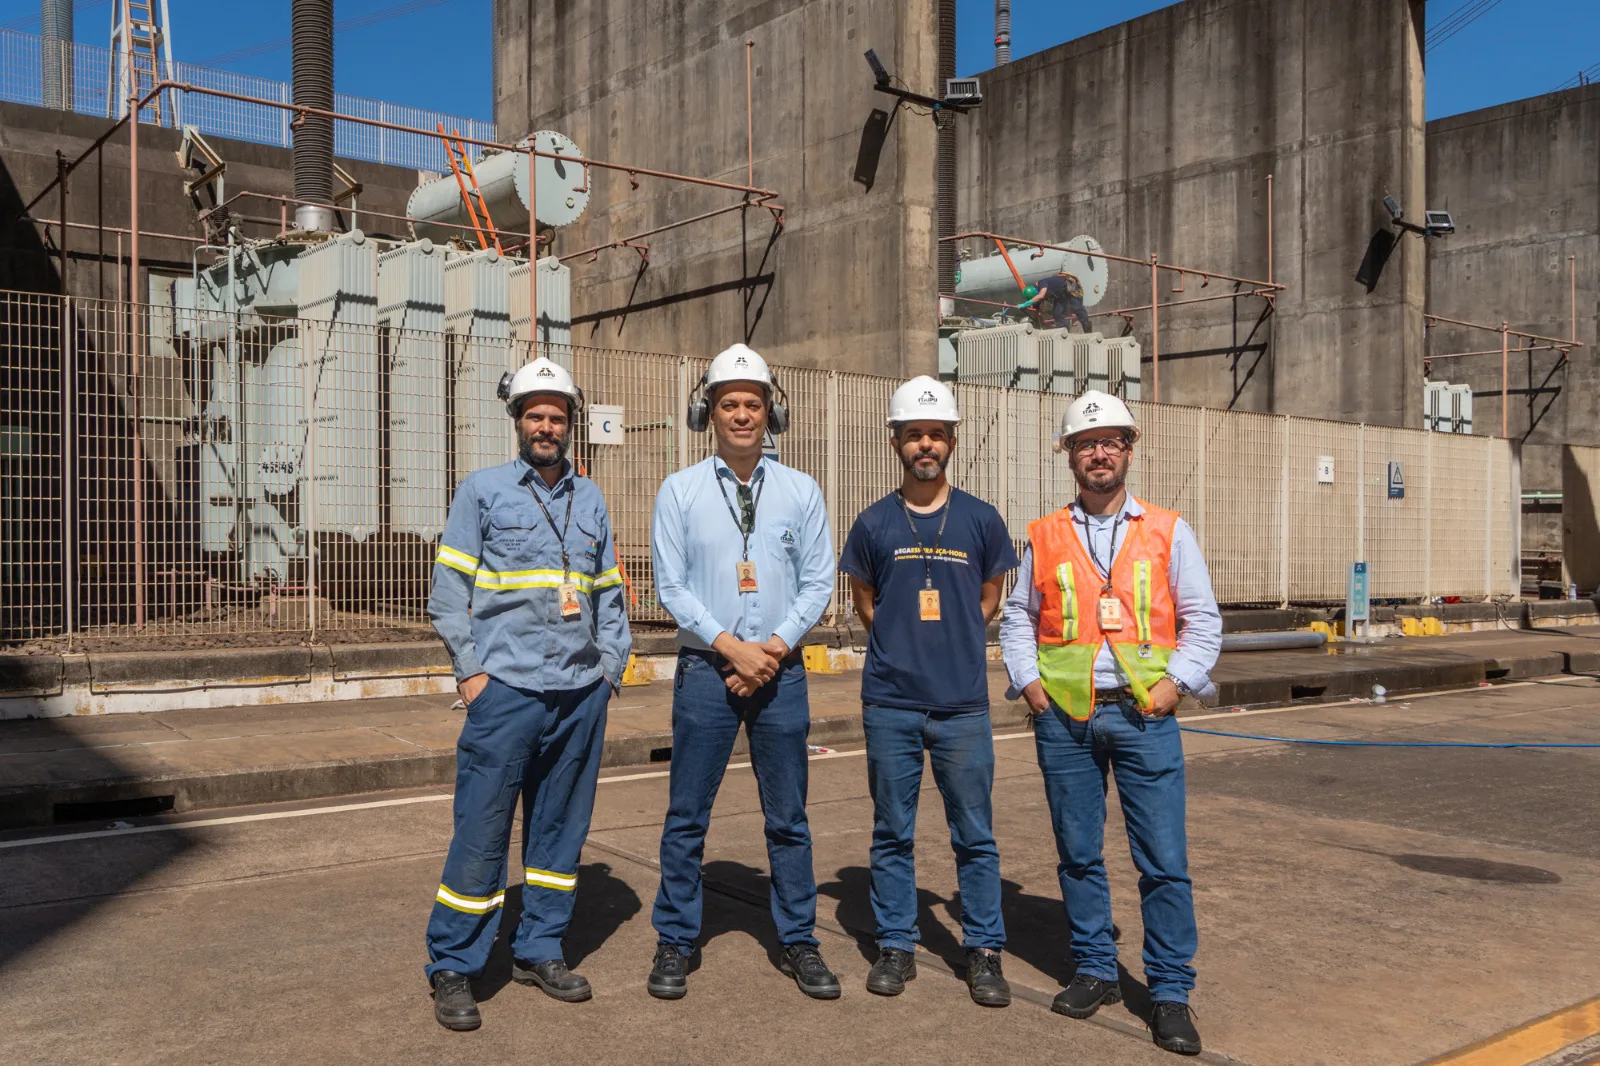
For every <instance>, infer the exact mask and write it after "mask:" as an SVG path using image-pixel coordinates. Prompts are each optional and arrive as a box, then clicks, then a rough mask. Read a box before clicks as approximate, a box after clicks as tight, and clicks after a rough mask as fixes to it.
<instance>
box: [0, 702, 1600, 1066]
mask: <svg viewBox="0 0 1600 1066" xmlns="http://www.w3.org/2000/svg"><path fill="white" fill-rule="evenodd" d="M1597 697H1600V684H1596V683H1595V682H1594V681H1591V680H1586V679H1574V678H1565V679H1558V680H1552V681H1551V682H1549V683H1533V684H1521V685H1507V686H1503V687H1497V688H1492V689H1479V690H1474V691H1470V692H1464V693H1457V694H1448V695H1440V696H1433V697H1427V698H1418V699H1413V700H1409V701H1403V702H1394V703H1389V704H1386V705H1382V706H1371V705H1365V704H1350V705H1342V706H1316V707H1306V708H1294V709H1290V710H1285V711H1281V712H1272V713H1252V714H1240V715H1231V716H1227V717H1225V718H1221V719H1212V720H1208V721H1192V724H1194V725H1198V726H1201V727H1204V728H1221V729H1228V730H1235V731H1243V732H1252V733H1272V734H1277V735H1285V736H1296V737H1305V738H1338V737H1343V738H1364V739H1385V740H1405V741H1413V740H1421V741H1505V740H1530V739H1542V740H1555V741H1572V742H1591V743H1592V742H1597V741H1600V727H1597V722H1600V718H1597V711H1600V700H1597ZM1187 743H1188V746H1189V750H1190V764H1189V782H1190V812H1189V821H1190V835H1191V863H1192V872H1193V874H1194V877H1195V884H1196V895H1197V905H1198V909H1199V920H1200V926H1201V949H1200V955H1199V957H1198V958H1197V960H1196V965H1197V967H1198V969H1199V971H1200V987H1199V989H1198V990H1197V992H1196V994H1195V1000H1194V1003H1195V1007H1196V1009H1197V1014H1198V1021H1199V1025H1200V1027H1201V1031H1202V1033H1203V1035H1204V1036H1205V1039H1206V1042H1207V1046H1208V1049H1210V1051H1211V1054H1208V1057H1210V1058H1211V1059H1212V1061H1218V1060H1219V1058H1221V1060H1222V1061H1226V1060H1227V1059H1229V1058H1231V1059H1234V1060H1238V1061H1243V1062H1248V1063H1256V1064H1267V1063H1330V1064H1331V1063H1371V1064H1386V1063H1397V1064H1398V1063H1411V1062H1417V1061H1420V1060H1423V1059H1427V1058H1429V1057H1431V1056H1435V1055H1440V1054H1443V1053H1446V1052H1449V1051H1450V1050H1451V1049H1453V1048H1459V1047H1461V1046H1463V1045H1466V1044H1469V1043H1471V1042H1473V1041H1478V1040H1482V1039H1484V1038H1487V1037H1491V1036H1492V1035H1493V1034H1496V1033H1499V1032H1501V1031H1503V1030H1506V1029H1509V1028H1511V1027H1514V1026H1517V1025H1519V1024H1521V1023H1523V1022H1526V1021H1528V1020H1529V1019H1532V1018H1535V1017H1537V1016H1539V1015H1542V1014H1545V1013H1547V1012H1550V1011H1553V1010H1556V1009H1558V1008H1561V1007H1564V1006H1566V1005H1568V1004H1572V1003H1575V1002H1577V1001H1580V1000H1584V999H1588V998H1590V997H1593V996H1595V995H1596V994H1597V993H1600V892H1597V891H1596V885H1597V880H1596V879H1597V875H1600V798H1597V796H1596V790H1595V787H1594V783H1595V781H1596V779H1597V774H1596V771H1597V769H1600V751H1594V750H1589V751H1581V750H1492V749H1470V748H1458V749H1439V748H1359V747H1301V746H1290V745H1283V744H1275V743H1264V742H1255V741H1241V740H1232V739H1225V738H1218V737H1210V736H1198V735H1190V736H1189V738H1188V741H1187ZM996 748H997V752H998V753H999V765H998V772H997V784H996V787H995V807H996V811H997V832H998V836H999V840H1000V846H1001V862H1002V871H1003V874H1004V877H1005V887H1006V897H1005V898H1006V919H1007V924H1008V929H1009V934H1010V947H1009V949H1008V956H1007V961H1006V972H1007V976H1008V977H1009V978H1010V980H1011V981H1012V984H1013V987H1014V990H1015V991H1016V993H1017V1002H1015V1003H1014V1004H1013V1005H1012V1006H1011V1007H1010V1008H1009V1009H1006V1010H985V1009H982V1008H979V1007H976V1006H974V1005H973V1004H972V1003H971V1002H970V1001H969V1000H968V998H967V995H966V989H965V987H964V985H963V984H962V983H961V981H960V980H959V979H958V978H957V977H955V976H954V974H953V973H952V971H951V965H952V964H955V963H958V962H959V960H960V948H959V936H960V934H959V926H958V923H957V921H956V918H955V913H956V910H957V905H958V903H957V900H956V898H955V875H954V869H953V865H952V862H951V857H950V850H949V846H948V838H947V834H946V832H945V829H944V826H943V825H942V819H941V818H940V808H939V802H938V796H937V794H936V793H935V792H933V791H932V782H931V779H927V780H925V783H924V787H925V794H924V798H923V804H924V806H923V814H924V817H923V818H922V820H921V824H920V828H919V858H920V864H919V867H920V868H919V874H920V879H921V886H922V890H923V918H922V929H923V943H924V947H925V949H926V952H925V954H924V959H923V963H922V976H921V977H920V978H919V979H918V980H917V981H916V982H914V983H913V984H912V985H911V986H910V988H909V990H908V991H907V993H906V994H905V995H903V996H901V997H899V998H898V999H881V998H878V997H875V996H872V995H870V994H868V993H867V992H866V991H865V989H864V988H863V987H862V982H863V980H864V978H865V976H866V972H867V969H868V966H869V965H870V957H871V951H870V948H868V947H864V946H863V944H864V943H867V942H869V941H870V928H871V912H870V908H869V905H868V902H867V876H868V875H867V867H866V858H867V843H868V839H869V834H870V829H871V808H870V804H869V802H868V799H867V790H866V780H865V766H864V760H863V759H862V758H861V757H860V754H859V752H852V751H841V752H839V753H837V754H835V755H832V756H827V757H821V758H818V759H817V760H815V761H814V763H813V766H812V778H811V796H812V802H811V806H810V814H811V824H812V830H813V834H814V838H815V849H816V852H815V853H816V869H817V878H818V882H819V884H820V886H821V899H820V901H819V914H820V916H821V918H822V921H823V924H824V926H825V930H824V931H823V932H822V934H821V935H822V939H823V948H824V952H825V954H826V957H827V959H828V960H829V962H830V963H831V964H832V965H833V967H834V969H835V970H836V971H838V972H839V973H840V975H841V977H842V978H843V979H844V982H845V993H844V996H843V998H842V999H841V1000H838V1001H836V1002H831V1003H819V1002H813V1001H811V1000H808V999H806V998H805V997H804V996H802V995H801V994H800V992H799V991H798V990H797V989H796V988H795V987H794V985H793V983H792V982H791V981H789V980H788V979H786V978H784V977H783V976H781V975H780V974H779V973H778V972H777V971H776V969H775V967H774V965H773V959H774V957H775V951H776V944H775V941H774V940H773V937H772V932H771V925H770V919H769V918H768V915H767V913H766V907H765V897H766V889H765V881H764V869H765V857H764V850H763V845H762V838H761V832H760V825H761V817H760V812H759V807H758V804H757V801H756V796H755V790H754V782H753V778H752V777H751V774H750V772H749V770H748V768H745V767H744V766H743V760H742V759H739V760H736V761H735V763H734V767H733V768H731V769H730V772H729V774H728V777H727V781H726V783H725V785H724V787H723V791H722V794H721V796H720V797H719V799H718V803H717V809H716V815H715V821H714V824H713V828H712V832H711V836H710V839H709V841H708V847H707V864H706V876H707V880H708V885H709V886H710V887H711V888H712V891H710V892H709V893H708V895H707V901H706V903H707V906H706V936H705V941H706V942H705V946H704V950H703V953H702V961H701V964H700V966H699V969H698V970H697V971H696V972H695V973H694V974H693V975H692V976H691V984H690V993H689V996H688V998H686V999H685V1000H682V1001H680V1002H676V1003H663V1002H658V1001H656V1000H653V999H651V998H650V997H649V996H648V995H647V994H646V993H645V990H644V977H645V974H646V972H647V971H648V969H649V964H650V955H651V950H652V946H653V942H654V935H653V933H652V931H651V929H650V923H649V908H650V903H651V901H652V899H653V898H654V894H655V888H656V870H655V868H654V865H653V861H654V857H655V851H656V843H657V840H658V833H659V829H660V821H661V813H662V810H663V807H664V802H665V795H666V778H665V774H664V772H659V771H656V770H653V769H651V768H641V769H639V770H632V771H630V770H616V771H608V772H607V774H606V778H607V783H605V784H604V785H602V787H601V789H600V799H599V802H598V805H597V809H596V814H595V821H594V831H593V833H592V834H591V837H590V844H589V847H588V848H587V849H586V851H585V854H584V865H583V867H582V870H581V873H580V882H579V899H578V914H577V919H576V921H575V924H574V928H573V931H572V934H571V936H570V937H569V943H568V952H567V957H568V961H569V962H570V963H571V964H572V965H573V966H574V968H575V969H578V970H580V971H581V972H583V973H584V974H585V975H586V976H588V977H589V979H590V980H591V981H592V982H593V983H594V985H595V989H596V996H595V999H594V1000H593V1001H591V1002H589V1003H585V1004H577V1005H568V1004H561V1003H557V1002H555V1001H554V1000H551V999H548V998H546V997H544V996H543V995H542V994H540V993H538V992H537V991H534V990H531V989H528V988H524V987H522V986H519V985H515V984H510V983H509V957H508V956H507V954H506V953H505V951H504V950H503V947H504V946H503V945H502V946H501V949H502V950H501V951H500V952H499V953H498V954H497V955H496V957H495V960H494V962H493V963H492V965H491V967H490V971H489V973H488V974H487V975H486V978H485V981H484V982H483V987H482V989H481V993H480V996H481V998H482V999H483V1001H484V1006H483V1011H484V1027H483V1028H482V1029H481V1030H479V1031H478V1032H476V1033H471V1034H451V1033H447V1032H445V1031H443V1030H441V1029H439V1028H438V1027H437V1026H436V1025H435V1024H434V1022H433V1017H432V1010H431V1005H430V1002H429V999H428V995H427V990H426V985H425V983H424V981H423V978H422V964H423V961H424V960H423V946H422V929H423V925H424V923H425V922H426V919H427V914H428V908H429V905H430V902H431V899H432V894H433V890H434V887H435V886H436V885H437V883H438V877H439V869H440V866H441V863H442V860H443V853H444V849H445V847H446V844H447V842H448V834H449V828H450V810H449V803H448V802H446V797H445V796H444V795H443V794H442V793H438V792H418V793H412V794H404V795H397V794H385V795H384V796H381V797H371V796H367V797H354V798H351V799H349V800H344V801H337V802H335V803H332V804H321V805H315V806H313V805H298V806H293V807H289V806H285V807H263V808H252V809H249V810H240V809H229V810H227V811H225V812H218V813H217V814H215V815H206V814H200V815H196V816H192V817H190V818H187V819H185V820H183V821H182V822H176V823H167V824H162V825H159V826H158V827H150V826H148V825H140V826H136V827H134V828H122V829H117V830H113V831H111V832H101V833H97V834H96V835H88V836H85V835H81V834H78V833H73V834H67V835H68V836H69V837H70V838H69V839H43V840H41V839H38V836H37V834H36V835H35V836H34V837H33V838H26V837H19V836H16V835H11V836H7V837H3V838H0V872H3V873H0V1019H3V1022H0V1062H5V1063H14V1064H21V1063H51V1064H58V1063H213V1062H215V1063H241V1062H248V1063H252V1064H254V1063H277V1062H294V1063H324V1062H327V1063H365V1062H374V1063H377V1062H381V1063H385V1064H403V1063H436V1062H447V1061H461V1060H465V1059H468V1058H471V1059H474V1060H482V1061H512V1059H513V1058H514V1057H516V1058H521V1059H532V1060H539V1061H543V1060H548V1061H557V1062H565V1063H585V1064H589V1063H613V1062H616V1063H624V1062H627V1063H635V1062H638V1063H655V1062H662V1063H667V1062H674V1063H676V1062H703V1063H721V1062H740V1063H745V1062H769V1061H770V1062H794V1063H811V1062H829V1063H837V1062H876V1061H895V1062H903V1063H917V1062H941V1063H948V1062H951V1061H964V1060H968V1059H977V1060H981V1061H985V1062H990V1061H993V1062H1006V1061H1012V1062H1042V1061H1087V1062H1095V1063H1106V1064H1121V1063H1144V1062H1159V1061H1168V1056H1166V1055H1165V1054H1163V1053H1162V1052H1160V1051H1158V1050H1156V1049H1155V1048H1154V1047H1153V1046H1152V1045H1151V1044H1150V1042H1149V1036H1148V1034H1147V1032H1146V1031H1145V1028H1144V1025H1143V1023H1142V1021H1141V1020H1140V1018H1139V1013H1138V1012H1139V1010H1140V1009H1141V1007H1142V1006H1143V1003H1142V999H1141V996H1140V995H1139V993H1140V992H1141V991H1142V984H1141V983H1140V982H1141V980H1142V978H1141V975H1140V974H1139V969H1140V964H1139V959H1138V945H1139V942H1140V938H1141V936H1142V930H1141V927H1140V922H1139V913H1138V904H1137V890H1136V884H1135V881H1136V878H1135V874H1134V872H1133V870H1132V866H1131V863H1130V862H1129V860H1128V856H1127V850H1126V847H1125V845H1124V843H1123V839H1124V838H1123V837H1122V835H1121V834H1122V826H1121V822H1120V817H1119V816H1117V815H1115V814H1114V815H1113V817H1112V825H1111V826H1109V827H1108V842H1109V843H1110V845H1111V846H1109V847H1108V849H1107V854H1108V859H1109V861H1110V866H1111V871H1112V881H1113V893H1114V900H1115V908H1116V917H1117V921H1118V923H1119V925H1120V926H1121V927H1122V931H1123V939H1122V942H1123V951H1124V962H1125V963H1127V964H1129V965H1130V966H1131V968H1132V970H1133V973H1132V974H1131V975H1129V977H1128V978H1127V981H1126V987H1127V989H1128V992H1129V997H1128V998H1129V1002H1128V1004H1127V1005H1126V1006H1118V1007H1115V1008H1110V1009H1107V1010H1104V1011H1102V1012H1101V1016H1100V1017H1098V1018H1096V1019H1095V1020H1094V1021H1092V1022H1074V1021H1069V1020H1068V1019H1065V1018H1062V1017H1059V1016H1056V1015H1053V1014H1051V1013H1049V1011H1048V1010H1047V1005H1048V1003H1049V1000H1050V998H1051V997H1052V996H1053V995H1054V994H1055V992H1056V991H1057V990H1058V989H1059V988H1060V987H1061V986H1062V984H1063V983H1064V981H1065V980H1066V978H1067V976H1068V975H1069V973H1070V966H1069V963H1068V962H1067V957H1066V936H1065V928H1064V920H1063V917H1062V912H1061V906H1060V900H1059V897H1058V895H1057V891H1056V884H1055V855H1054V845H1053V842H1052V840H1051V836H1050V829H1049V817H1048V812H1047V809H1046V806H1045V802H1044V795H1043V791H1042V789H1041V787H1040V783H1039V775H1038V770H1037V768H1036V766H1035V764H1034V761H1033V744H1032V740H1031V737H1030V736H1029V735H1027V734H1026V733H1017V734H1005V735H1003V737H1002V739H999V740H998V742H997V745H996ZM89 828H94V827H89ZM518 899H519V896H518V894H517V893H516V892H515V891H514V892H512V893H511V894H510V895H509V896H508V899H507V924H509V922H510V920H512V919H513V918H514V913H515V907H516V904H517V900H518ZM858 938H865V939H864V940H862V939H858ZM1497 1061H1503V1062H1505V1063H1511V1062H1515V1061H1518V1060H1517V1059H1516V1058H1515V1057H1514V1056H1513V1057H1505V1058H1503V1059H1500V1060H1497ZM1522 1061H1531V1060H1522Z"/></svg>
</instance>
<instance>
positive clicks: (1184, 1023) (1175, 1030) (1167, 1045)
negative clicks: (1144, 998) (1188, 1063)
mask: <svg viewBox="0 0 1600 1066" xmlns="http://www.w3.org/2000/svg"><path fill="white" fill-rule="evenodd" d="M1150 1035H1151V1036H1152V1037H1153V1038H1154V1039H1155V1042H1156V1047H1158V1048H1160V1049H1161V1050H1162V1051H1176V1052H1177V1053H1178V1054H1180V1055H1198V1054H1200V1031H1199V1030H1198V1029H1196V1028H1195V1027H1194V1020H1193V1019H1192V1018H1191V1017H1190V1016H1189V1004H1187V1003H1170V1002H1168V1001H1166V1000H1160V1001H1158V1002H1157V1003H1156V1004H1155V1006H1154V1007H1153V1008H1152V1010H1151V1012H1150Z"/></svg>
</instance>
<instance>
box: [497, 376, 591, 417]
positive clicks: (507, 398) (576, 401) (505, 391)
mask: <svg viewBox="0 0 1600 1066" xmlns="http://www.w3.org/2000/svg"><path fill="white" fill-rule="evenodd" d="M515 376H516V375H515V374H514V373H513V372H512V371H510V370H507V371H506V372H505V373H504V374H501V375H500V384H499V385H497V386H495V390H494V395H495V398H496V399H497V400H499V401H500V402H501V403H504V404H505V405H506V414H508V415H510V416H511V417H512V418H520V417H522V412H521V411H519V410H517V407H516V405H513V404H512V402H511V379H512V378H513V377H515ZM572 391H573V392H576V393H577V394H578V395H577V397H576V398H574V397H571V396H567V397H566V399H567V417H568V418H569V419H570V420H572V421H573V422H576V421H577V420H578V415H579V414H580V413H581V412H582V411H583V408H584V405H585V404H587V403H588V400H586V399H585V398H584V395H583V388H582V387H581V386H580V385H579V384H578V383H577V382H576V381H574V382H573V383H572ZM539 395H546V396H566V393H563V392H549V393H542V394H541V393H537V392H528V393H524V394H523V395H522V399H526V398H527V397H529V396H539ZM519 402H520V401H519Z"/></svg>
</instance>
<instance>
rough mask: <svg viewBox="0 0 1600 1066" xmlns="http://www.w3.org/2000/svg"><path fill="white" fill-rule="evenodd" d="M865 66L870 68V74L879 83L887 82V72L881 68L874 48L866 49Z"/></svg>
mask: <svg viewBox="0 0 1600 1066" xmlns="http://www.w3.org/2000/svg"><path fill="white" fill-rule="evenodd" d="M867 66H869V67H871V68H872V76H873V78H875V79H876V80H877V82H878V84H879V85H888V84H889V72H888V71H887V70H884V69H883V63H882V62H881V61H880V60H879V59H878V53H877V50H876V49H873V48H868V49H867Z"/></svg>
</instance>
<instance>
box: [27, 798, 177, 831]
mask: <svg viewBox="0 0 1600 1066" xmlns="http://www.w3.org/2000/svg"><path fill="white" fill-rule="evenodd" d="M174 799H176V797H175V796H136V797H134V798H132V799H120V800H93V801H91V802H88V803H58V804H56V805H55V812H54V815H53V817H54V819H55V824H56V825H65V824H67V823H70V822H106V821H117V820H119V819H123V818H148V817H150V816H151V815H153V814H165V813H166V812H167V811H170V810H172V804H173V800H174Z"/></svg>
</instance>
